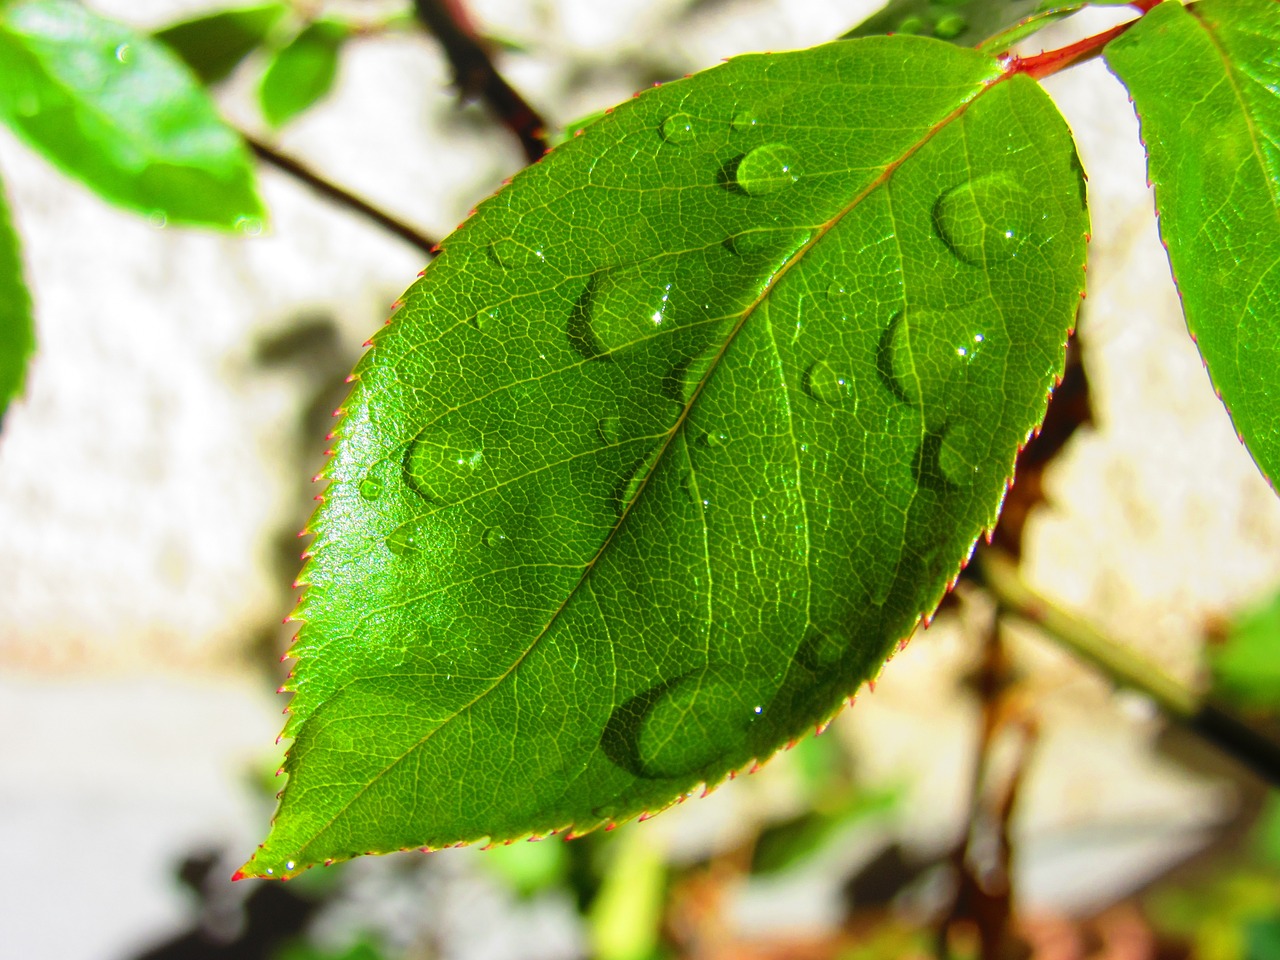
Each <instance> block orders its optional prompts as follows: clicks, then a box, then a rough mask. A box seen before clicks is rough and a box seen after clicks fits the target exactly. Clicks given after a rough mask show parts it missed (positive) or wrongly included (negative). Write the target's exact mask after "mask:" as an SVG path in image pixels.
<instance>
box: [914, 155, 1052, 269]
mask: <svg viewBox="0 0 1280 960" xmlns="http://www.w3.org/2000/svg"><path fill="white" fill-rule="evenodd" d="M1033 213H1034V210H1033V205H1032V203H1031V199H1030V197H1029V195H1028V194H1027V192H1026V190H1024V189H1023V188H1022V187H1020V186H1019V185H1018V184H1016V183H1014V182H1013V181H1012V180H1010V179H1009V178H1008V177H1005V176H1003V175H1000V174H996V175H993V176H989V177H979V178H978V179H976V180H970V181H968V182H967V183H962V184H960V185H959V186H958V187H953V188H952V189H950V190H948V191H947V192H946V193H944V194H943V195H942V196H941V197H939V198H938V202H937V204H936V205H935V206H934V209H933V220H934V224H935V226H936V227H937V230H938V235H939V236H941V237H942V239H943V241H945V242H946V244H947V246H948V247H950V248H951V251H952V252H953V253H954V254H955V255H956V256H957V257H959V258H960V259H961V260H963V261H965V262H966V263H972V264H982V263H984V262H989V261H996V260H1007V259H1008V258H1010V257H1012V256H1014V255H1016V254H1017V252H1018V248H1019V246H1021V244H1022V241H1023V240H1024V239H1026V236H1027V233H1028V231H1029V230H1030V227H1031V222H1032V216H1033Z"/></svg>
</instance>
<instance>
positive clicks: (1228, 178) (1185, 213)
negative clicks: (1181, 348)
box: [1105, 0, 1280, 487]
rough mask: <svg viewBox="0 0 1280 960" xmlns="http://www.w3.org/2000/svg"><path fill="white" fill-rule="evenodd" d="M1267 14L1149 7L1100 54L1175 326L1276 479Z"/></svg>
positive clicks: (1205, 1) (1273, 42) (1256, 6)
mask: <svg viewBox="0 0 1280 960" xmlns="http://www.w3.org/2000/svg"><path fill="white" fill-rule="evenodd" d="M1277 50H1280V3H1277V2H1275V0H1202V2H1200V3H1197V4H1195V5H1194V6H1191V7H1183V6H1182V5H1181V4H1178V3H1162V4H1160V5H1159V6H1157V7H1155V8H1154V9H1153V10H1152V11H1151V12H1150V13H1149V14H1147V15H1146V16H1145V17H1143V18H1142V19H1141V20H1140V21H1139V22H1138V23H1137V24H1136V25H1135V26H1134V27H1133V28H1132V29H1131V30H1129V31H1128V32H1127V33H1125V34H1124V35H1123V36H1121V37H1119V38H1118V39H1116V40H1114V41H1112V42H1111V43H1110V44H1109V45H1108V46H1107V48H1106V54H1105V55H1106V59H1107V63H1108V65H1109V66H1110V67H1111V69H1112V70H1113V71H1114V72H1115V73H1116V75H1117V76H1118V77H1119V78H1120V80H1121V81H1122V82H1123V83H1124V85H1125V86H1126V87H1127V88H1128V89H1129V94H1130V96H1131V97H1132V98H1133V101H1134V106H1135V107H1136V109H1137V111H1138V117H1139V120H1140V121H1141V125H1142V138H1143V141H1144V143H1145V144H1146V147H1147V154H1148V159H1147V167H1148V178H1149V179H1150V180H1151V182H1152V183H1153V184H1154V185H1155V192H1156V208H1157V211H1158V213H1159V215H1160V232H1161V235H1162V237H1163V238H1164V242H1165V246H1166V247H1167V248H1168V251H1169V263H1170V265H1171V266H1172V268H1173V275H1174V279H1175V280H1176V281H1177V284H1178V291H1179V293H1181V295H1182V306H1183V310H1184V311H1185V313H1186V317H1187V327H1188V329H1189V330H1190V331H1191V334H1192V336H1193V337H1195V339H1196V344H1197V346H1198V347H1199V349H1200V354H1201V356H1202V357H1203V358H1204V362H1205V365H1206V366H1207V367H1208V370H1209V375H1210V377H1212V379H1213V383H1214V386H1215V387H1216V389H1217V390H1218V393H1219V394H1220V395H1221V397H1222V400H1223V402H1224V403H1225V404H1226V406H1227V409H1228V410H1229V411H1230V413H1231V418H1232V420H1233V421H1234V423H1235V427H1236V430H1237V431H1238V432H1239V434H1240V436H1241V438H1242V439H1243V440H1244V442H1245V444H1246V445H1247V446H1248V448H1249V452H1250V453H1251V454H1252V455H1253V459H1254V461H1255V462H1256V463H1257V465H1258V467H1259V468H1260V469H1261V470H1262V472H1263V474H1264V475H1265V476H1266V477H1267V478H1268V479H1269V480H1270V481H1271V484H1272V487H1275V486H1276V482H1277V479H1278V478H1280V374H1278V371H1280V56H1277V53H1276V51H1277Z"/></svg>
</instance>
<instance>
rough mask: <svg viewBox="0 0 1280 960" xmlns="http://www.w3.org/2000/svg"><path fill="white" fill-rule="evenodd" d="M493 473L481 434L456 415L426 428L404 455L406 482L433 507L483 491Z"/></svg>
mask: <svg viewBox="0 0 1280 960" xmlns="http://www.w3.org/2000/svg"><path fill="white" fill-rule="evenodd" d="M490 473H491V470H490V464H489V463H488V462H487V461H486V460H485V454H484V441H483V438H482V437H481V435H480V432H479V431H478V430H476V429H474V428H473V427H472V426H471V425H470V424H469V423H467V421H465V420H463V419H461V418H460V417H458V416H457V415H456V414H450V415H449V416H446V417H444V418H442V419H441V420H438V421H436V422H435V423H433V424H431V425H430V426H428V427H426V428H424V429H423V430H422V431H421V432H420V433H419V434H418V435H417V436H416V437H415V438H414V440H413V442H412V443H411V444H409V451H408V453H406V454H405V459H404V474H405V481H406V482H407V483H408V484H409V486H410V487H412V488H413V490H414V491H415V492H417V493H418V494H419V495H420V496H422V497H425V498H426V499H427V500H430V501H431V502H433V503H439V504H442V505H444V504H450V503H456V502H458V501H459V500H461V499H463V498H464V497H468V496H471V495H473V494H475V493H477V492H478V491H480V490H482V489H483V488H484V484H485V483H486V482H487V480H488V478H489V475H490Z"/></svg>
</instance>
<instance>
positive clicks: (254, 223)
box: [235, 217, 262, 237]
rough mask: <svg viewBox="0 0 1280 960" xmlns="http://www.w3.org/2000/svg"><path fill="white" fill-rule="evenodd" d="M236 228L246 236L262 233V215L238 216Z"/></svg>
mask: <svg viewBox="0 0 1280 960" xmlns="http://www.w3.org/2000/svg"><path fill="white" fill-rule="evenodd" d="M235 228H236V230H238V231H239V232H240V233H243V234H244V235H245V236H246V237H256V236H258V235H259V234H260V233H262V219H261V218H260V217H237V218H236V222H235Z"/></svg>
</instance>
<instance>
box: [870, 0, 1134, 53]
mask: <svg viewBox="0 0 1280 960" xmlns="http://www.w3.org/2000/svg"><path fill="white" fill-rule="evenodd" d="M1125 2H1126V0H1094V2H1093V4H1092V5H1104V6H1121V5H1123V4H1124V3H1125ZM1090 5H1091V4H1088V3H1084V2H1057V0H890V2H889V3H887V4H885V5H884V6H883V7H882V8H880V9H879V10H877V11H876V12H875V13H874V14H872V15H871V16H870V17H868V18H867V19H866V20H864V21H863V22H862V23H860V24H858V25H857V26H856V27H854V28H853V29H852V30H850V31H849V32H848V33H847V34H845V37H847V38H853V37H874V36H879V35H882V34H890V33H905V34H911V35H913V36H923V37H935V38H937V39H938V40H946V41H948V42H950V43H958V44H961V45H963V46H967V47H975V48H978V49H980V50H982V51H983V52H984V53H991V54H997V53H1003V52H1004V51H1005V50H1008V49H1009V48H1010V47H1011V46H1012V45H1013V44H1014V43H1016V42H1017V41H1018V40H1021V39H1023V38H1025V37H1028V36H1030V35H1031V34H1032V33H1035V32H1036V31H1037V30H1040V29H1043V28H1044V27H1047V26H1048V25H1049V24H1050V23H1053V22H1054V21H1056V20H1061V19H1062V18H1063V17H1067V16H1070V15H1071V14H1073V13H1076V12H1077V11H1079V10H1083V9H1084V8H1085V7H1086V6H1090Z"/></svg>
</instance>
